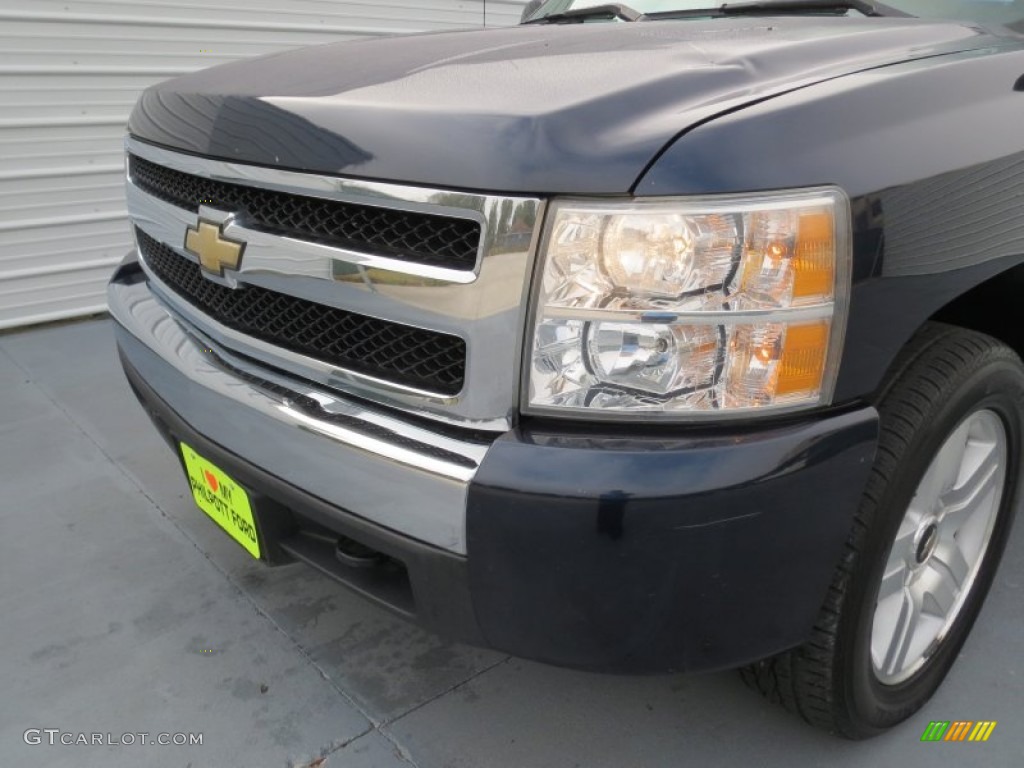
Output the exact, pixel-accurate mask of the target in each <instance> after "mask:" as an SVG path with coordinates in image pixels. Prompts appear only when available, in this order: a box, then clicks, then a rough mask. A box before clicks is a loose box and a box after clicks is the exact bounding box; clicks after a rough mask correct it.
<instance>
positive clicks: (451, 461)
mask: <svg viewBox="0 0 1024 768" xmlns="http://www.w3.org/2000/svg"><path fill="white" fill-rule="evenodd" d="M140 278H141V275H137V277H136V279H133V280H129V279H124V280H119V279H117V278H115V280H114V281H113V282H111V284H110V286H109V287H108V293H107V297H108V302H109V306H110V313H111V314H112V315H113V317H114V319H115V320H116V322H117V325H118V328H117V340H118V344H119V346H120V348H121V351H122V353H123V355H124V356H125V358H126V359H127V361H128V362H129V363H130V364H131V365H132V366H133V367H134V368H135V369H136V370H137V371H138V372H139V374H140V375H141V376H142V377H143V378H144V379H145V381H146V382H147V383H148V384H149V385H150V386H151V387H152V389H153V390H154V391H155V392H156V394H157V395H159V396H160V398H162V399H163V400H164V401H165V402H166V403H167V405H168V406H169V407H170V408H171V409H173V410H174V411H175V412H176V413H177V414H178V415H179V416H180V417H181V418H182V419H183V420H184V421H185V422H186V423H188V424H189V425H190V426H191V427H193V428H194V429H195V430H196V431H198V432H201V433H202V434H204V435H206V436H208V437H209V438H210V439H211V440H213V441H214V442H216V443H217V444H219V445H220V446H222V447H223V448H225V449H227V450H228V451H230V452H232V453H234V454H236V455H238V456H239V457H241V458H243V459H245V460H247V461H249V462H251V463H252V464H255V465H256V466H258V467H262V468H264V469H265V470H267V471H268V472H271V473H273V474H274V475H276V476H278V477H280V478H282V479H285V480H287V481H288V482H289V483H291V484H293V485H295V486H297V487H299V488H302V489H303V490H305V491H306V492H308V493H310V494H312V495H314V496H317V497H319V498H320V499H322V500H323V501H325V502H327V503H328V504H330V505H333V506H336V507H340V508H341V509H344V510H347V511H349V512H352V513H354V514H356V515H358V516H360V517H363V518H365V519H367V520H369V521H371V522H374V523H377V524H379V525H382V526H384V527H386V528H389V529H391V530H394V531H396V532H398V533H401V534H403V535H405V536H409V537H411V538H414V539H417V540H419V541H422V542H424V543H427V544H431V545H433V546H436V547H440V548H442V549H445V550H448V551H450V552H454V553H458V554H465V552H466V502H467V493H468V489H469V483H470V481H471V480H472V479H473V477H474V475H475V474H476V471H477V469H478V468H479V466H480V463H481V462H482V460H483V458H484V455H485V454H486V453H487V450H488V448H489V443H488V442H487V441H484V440H481V441H473V440H464V439H459V438H457V437H451V436H449V435H447V434H439V433H438V432H436V431H432V430H430V429H426V428H424V427H422V426H419V425H417V424H414V423H410V422H408V421H405V420H403V419H399V418H396V417H395V416H393V415H392V414H391V413H389V412H387V411H385V410H383V409H376V408H373V407H370V406H367V405H364V404H363V403H361V402H356V401H353V400H348V399H345V398H343V397H340V396H339V395H338V394H336V393H333V392H328V391H325V390H318V389H315V388H314V387H313V386H311V385H308V384H306V383H304V382H300V381H298V380H296V379H293V378H290V377H287V376H284V375H279V374H275V373H273V372H271V371H270V370H269V369H267V368H263V367H256V366H253V365H252V364H251V363H250V362H248V361H246V360H244V359H241V358H238V357H236V356H233V355H231V354H230V353H229V352H227V351H225V350H223V349H222V348H220V347H219V346H217V345H216V344H215V343H214V342H213V341H212V340H210V339H209V338H206V337H203V336H202V335H201V334H200V333H199V332H198V331H197V330H196V329H195V328H194V327H192V326H191V325H189V324H188V323H187V322H185V321H184V320H183V319H182V318H180V317H179V316H178V315H176V314H175V312H174V311H173V310H172V309H171V308H170V307H168V306H167V305H165V304H164V303H163V302H162V301H161V300H159V299H158V298H157V297H156V296H155V295H154V294H153V293H152V292H151V291H150V289H149V287H148V285H147V283H146V282H145V281H144V280H142V279H140Z"/></svg>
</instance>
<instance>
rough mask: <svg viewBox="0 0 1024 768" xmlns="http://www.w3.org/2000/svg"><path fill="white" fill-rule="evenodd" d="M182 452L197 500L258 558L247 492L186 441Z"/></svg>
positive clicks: (203, 508) (254, 523) (254, 524)
mask: <svg viewBox="0 0 1024 768" xmlns="http://www.w3.org/2000/svg"><path fill="white" fill-rule="evenodd" d="M181 455H182V457H183V458H184V459H185V471H186V472H187V473H188V483H189V485H190V486H191V487H192V497H193V498H194V499H195V500H196V504H197V505H199V508H200V509H201V510H203V512H205V513H206V514H207V515H209V516H210V517H211V518H213V521H214V522H215V523H217V525H219V526H220V527H221V528H223V529H224V530H225V531H227V532H228V534H229V535H230V536H231V538H233V539H234V540H235V541H237V542H238V543H239V544H241V545H242V546H243V547H245V549H246V550H247V551H248V552H249V554H250V555H252V556H253V557H256V558H258V557H259V556H260V543H259V539H258V538H257V536H256V521H255V520H254V519H253V516H252V508H251V507H250V506H249V496H248V494H246V492H245V491H244V490H243V489H242V487H241V486H239V485H238V483H236V482H235V481H234V480H232V479H231V476H230V475H228V474H227V473H226V472H224V471H223V470H222V469H220V468H219V467H217V466H216V465H215V464H214V463H213V462H211V461H209V460H208V459H204V458H203V457H202V456H200V455H199V454H198V453H196V452H195V450H193V449H192V448H191V447H190V446H188V445H186V444H185V443H182V444H181Z"/></svg>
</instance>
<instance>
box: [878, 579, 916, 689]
mask: <svg viewBox="0 0 1024 768" xmlns="http://www.w3.org/2000/svg"><path fill="white" fill-rule="evenodd" d="M920 617H921V602H920V597H919V595H918V594H916V593H915V591H914V590H912V589H909V588H907V589H904V590H903V604H902V605H901V606H900V615H899V618H898V619H897V620H896V628H895V629H894V630H893V633H892V639H891V640H890V641H889V648H888V650H887V651H886V653H885V661H883V662H882V669H884V670H885V671H886V672H887V673H888V674H890V675H892V674H896V672H898V671H899V670H900V669H902V667H903V662H904V660H905V659H906V658H907V652H908V651H909V650H910V645H911V643H912V642H913V640H914V632H915V631H916V630H917V626H918V619H920Z"/></svg>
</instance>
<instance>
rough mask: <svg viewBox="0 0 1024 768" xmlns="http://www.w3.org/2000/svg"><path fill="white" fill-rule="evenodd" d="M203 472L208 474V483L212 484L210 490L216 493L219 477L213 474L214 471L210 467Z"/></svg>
mask: <svg viewBox="0 0 1024 768" xmlns="http://www.w3.org/2000/svg"><path fill="white" fill-rule="evenodd" d="M203 474H204V475H206V484H207V485H208V486H210V490H211V491H213V492H214V493H216V492H217V488H218V487H219V486H220V483H218V482H217V478H216V477H214V476H213V472H211V471H210V470H208V469H204V470H203Z"/></svg>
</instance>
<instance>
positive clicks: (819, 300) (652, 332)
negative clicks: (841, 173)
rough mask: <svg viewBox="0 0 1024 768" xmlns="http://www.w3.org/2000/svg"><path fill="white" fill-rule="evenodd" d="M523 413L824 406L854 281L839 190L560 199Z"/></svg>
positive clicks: (734, 411) (689, 415)
mask: <svg viewBox="0 0 1024 768" xmlns="http://www.w3.org/2000/svg"><path fill="white" fill-rule="evenodd" d="M540 259H541V262H540V267H539V274H538V280H537V285H536V286H535V291H534V297H533V303H532V328H531V331H530V333H529V335H528V349H527V360H526V366H525V370H526V382H525V383H526V387H527V392H528V396H527V403H526V406H525V408H526V410H527V411H528V412H532V413H548V414H552V415H556V414H557V415H563V416H569V415H575V416H578V417H582V418H595V417H596V418H615V417H619V418H643V417H645V416H646V417H648V418H657V419H660V420H680V421H684V420H685V421H693V420H697V419H707V418H721V417H725V416H731V415H738V414H749V413H760V412H765V413H769V412H771V413H777V412H780V411H783V410H794V409H799V408H809V407H813V406H817V405H822V404H825V403H828V402H829V401H830V398H831V396H832V389H833V387H834V385H835V377H836V369H837V367H838V361H839V354H840V351H841V348H842V340H843V332H844V329H845V321H846V305H847V301H848V294H849V282H850V275H849V272H850V259H851V256H850V215H849V202H848V200H847V198H846V196H845V195H844V194H843V193H842V192H841V191H839V190H837V189H834V188H820V189H811V190H802V191H798V192H787V193H770V194H751V195H743V196H719V197H705V198H678V199H673V200H667V199H661V200H656V201H645V200H639V199H638V200H630V201H624V202H621V203H619V202H600V201H587V202H583V201H570V200H562V201H556V202H554V203H553V204H552V205H551V206H550V207H549V211H548V220H547V224H546V229H545V237H544V240H543V242H542V245H541V253H540Z"/></svg>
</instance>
